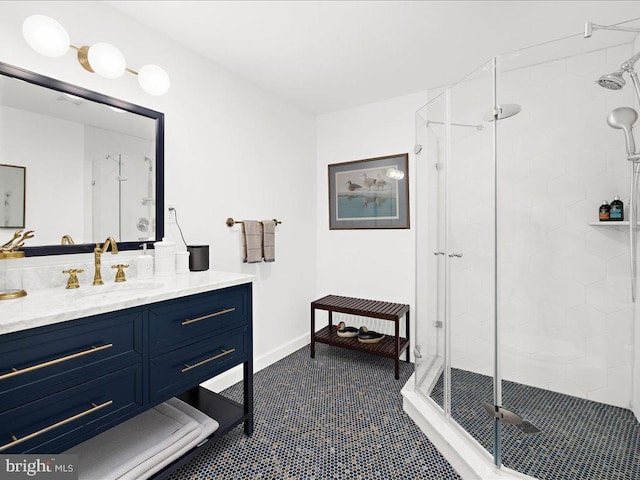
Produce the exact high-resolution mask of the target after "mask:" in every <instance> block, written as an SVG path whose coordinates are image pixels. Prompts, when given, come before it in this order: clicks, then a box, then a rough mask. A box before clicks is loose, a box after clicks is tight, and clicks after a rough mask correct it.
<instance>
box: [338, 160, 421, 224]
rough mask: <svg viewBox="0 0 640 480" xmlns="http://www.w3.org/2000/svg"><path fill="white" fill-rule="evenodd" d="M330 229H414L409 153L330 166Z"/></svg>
mask: <svg viewBox="0 0 640 480" xmlns="http://www.w3.org/2000/svg"><path fill="white" fill-rule="evenodd" d="M328 173H329V229H330V230H354V229H388V228H399V229H408V228H410V219H409V154H408V153H399V154H396V155H388V156H385V157H376V158H367V159H364V160H354V161H350V162H344V163H334V164H331V165H329V166H328Z"/></svg>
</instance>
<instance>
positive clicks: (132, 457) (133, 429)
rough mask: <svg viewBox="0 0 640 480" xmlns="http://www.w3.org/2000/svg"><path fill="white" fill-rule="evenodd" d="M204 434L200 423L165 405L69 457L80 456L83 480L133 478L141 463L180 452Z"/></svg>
mask: <svg viewBox="0 0 640 480" xmlns="http://www.w3.org/2000/svg"><path fill="white" fill-rule="evenodd" d="M200 433H201V430H200V427H199V424H198V422H197V421H196V420H194V419H193V418H191V417H190V416H188V415H187V414H185V413H184V412H182V411H180V410H178V409H177V408H175V407H172V406H170V405H167V404H166V403H163V404H161V405H158V406H157V407H154V408H152V409H150V410H147V411H146V412H143V413H141V414H140V415H137V416H135V417H133V418H131V419H129V420H127V421H126V422H124V423H121V424H120V425H118V426H116V427H114V428H111V429H109V430H107V431H105V432H102V433H101V434H100V435H97V436H95V437H93V438H90V439H89V440H87V441H85V442H83V443H81V444H80V445H76V446H75V447H73V448H71V449H70V450H67V451H66V452H65V453H69V454H74V455H78V461H79V463H80V465H79V468H78V478H79V479H80V480H107V479H117V478H119V477H125V478H131V477H127V474H128V472H129V471H131V470H132V469H134V468H136V467H137V466H138V465H140V464H141V463H143V462H146V461H147V460H149V459H150V458H152V457H154V456H155V455H157V454H159V453H163V452H164V451H167V450H168V451H170V452H171V453H173V452H178V451H180V450H181V449H182V448H183V447H184V446H186V445H189V444H190V443H191V442H192V441H193V440H195V439H196V438H198V437H199V436H200ZM134 478H136V477H134Z"/></svg>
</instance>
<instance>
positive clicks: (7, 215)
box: [0, 164, 27, 228]
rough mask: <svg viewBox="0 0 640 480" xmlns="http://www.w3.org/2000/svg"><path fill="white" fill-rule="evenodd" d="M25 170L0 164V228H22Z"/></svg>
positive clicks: (24, 168)
mask: <svg viewBox="0 0 640 480" xmlns="http://www.w3.org/2000/svg"><path fill="white" fill-rule="evenodd" d="M26 175H27V168H26V167H19V166H16V165H4V164H0V228H24V226H25V218H24V217H25V210H26V208H25V200H26V194H25V191H26Z"/></svg>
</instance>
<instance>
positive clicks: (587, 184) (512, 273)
mask: <svg viewBox="0 0 640 480" xmlns="http://www.w3.org/2000/svg"><path fill="white" fill-rule="evenodd" d="M619 27H621V28H623V29H627V30H631V31H626V30H624V31H620V30H609V29H599V30H598V31H593V34H592V36H591V37H590V38H585V36H584V35H583V34H578V35H574V36H571V37H566V38H563V39H560V40H556V41H552V42H548V43H545V44H541V45H537V46H534V47H530V48H526V49H523V50H519V51H515V52H510V53H507V54H505V55H501V56H498V57H495V58H493V59H491V60H490V61H488V62H487V63H485V64H484V65H481V66H480V67H478V68H477V69H475V70H474V71H473V72H472V73H471V74H470V75H468V76H467V77H466V78H464V79H462V80H461V81H459V82H458V83H456V84H455V85H453V86H450V87H447V88H443V89H440V90H439V91H437V92H435V93H434V94H432V95H430V97H431V100H430V101H429V103H428V104H427V105H425V106H424V107H422V108H421V109H420V110H418V111H417V112H416V139H417V141H416V150H415V151H416V173H417V175H416V177H417V179H416V182H417V185H416V186H417V189H416V191H417V198H416V204H417V228H416V242H417V253H416V262H417V268H416V288H417V291H416V316H417V326H416V328H417V331H416V351H415V353H416V373H415V382H416V384H415V388H416V391H417V392H418V393H419V394H420V395H421V396H422V397H423V398H424V400H425V401H426V402H429V404H430V405H433V406H434V407H435V408H437V409H438V410H439V411H440V412H441V414H442V415H443V416H444V417H445V418H446V419H448V420H449V421H451V422H453V423H454V424H456V425H457V426H459V427H462V429H463V430H464V435H466V436H467V437H468V439H469V441H470V442H471V443H473V444H474V445H475V446H476V447H477V448H478V449H482V450H483V451H484V452H485V454H486V456H487V457H490V458H491V460H492V461H493V463H494V464H495V465H497V466H499V467H506V468H507V469H510V470H513V471H516V472H520V473H521V474H524V475H528V476H530V477H533V478H544V479H564V478H598V479H614V478H615V479H633V478H640V424H639V423H638V416H639V415H640V393H639V392H640V388H639V385H638V384H639V383H640V381H638V380H636V379H637V378H640V377H639V376H640V354H638V353H636V349H637V344H638V340H639V337H640V329H639V328H636V327H635V322H636V321H637V320H636V319H637V318H638V312H636V305H637V304H636V303H634V302H633V301H632V295H631V285H632V282H631V280H632V278H631V277H632V275H631V271H632V269H631V258H632V257H631V255H630V253H631V252H635V250H634V249H635V245H633V244H631V243H630V241H629V233H630V232H629V230H630V228H631V229H635V228H636V225H629V222H628V221H627V222H624V221H600V220H599V217H598V212H599V207H600V206H601V204H603V201H606V202H608V203H610V202H611V201H612V200H613V199H614V197H615V196H619V197H620V199H621V200H622V201H623V202H624V215H625V219H626V218H628V216H629V214H630V213H631V203H632V202H631V199H630V197H629V192H630V190H631V188H630V186H631V184H632V180H633V181H636V182H637V178H634V175H633V163H634V162H633V161H629V160H628V157H629V152H628V150H629V149H628V148H626V145H625V134H624V131H620V130H621V129H620V127H616V126H615V125H612V121H611V120H610V121H609V124H608V123H607V117H608V115H609V114H610V112H612V111H613V110H615V109H616V108H618V107H631V108H634V109H638V97H637V95H636V93H635V92H634V88H633V85H632V82H631V72H630V71H624V70H623V73H621V74H619V75H618V76H622V78H624V79H625V80H626V83H627V85H626V86H624V85H623V86H620V85H611V84H609V85H607V86H608V87H609V88H602V86H601V84H598V83H597V80H598V79H599V78H600V77H601V76H603V75H606V74H610V72H612V71H614V72H616V71H617V70H618V69H620V68H621V65H623V64H624V63H625V62H626V61H627V60H628V59H630V58H632V57H633V56H634V54H635V53H637V52H638V51H640V41H639V40H638V32H639V31H640V22H638V21H632V22H627V23H625V24H621V25H620V26H619ZM639 66H640V64H639ZM601 83H606V82H601ZM622 83H624V82H622ZM612 86H613V87H616V86H617V87H620V88H618V89H617V90H612V89H610V88H611V87H612ZM613 123H615V122H613ZM612 126H614V128H611V127H612ZM622 130H624V129H622ZM630 135H633V133H632V132H631V133H630ZM636 186H637V185H636ZM633 200H634V202H635V201H637V200H636V199H635V198H634V199H633Z"/></svg>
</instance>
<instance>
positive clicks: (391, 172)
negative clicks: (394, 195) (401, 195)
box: [385, 167, 404, 180]
mask: <svg viewBox="0 0 640 480" xmlns="http://www.w3.org/2000/svg"><path fill="white" fill-rule="evenodd" d="M385 175H386V176H387V177H389V178H390V179H392V180H402V179H403V178H404V172H402V171H400V170H398V169H397V168H396V167H390V168H387V171H386V173H385Z"/></svg>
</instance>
